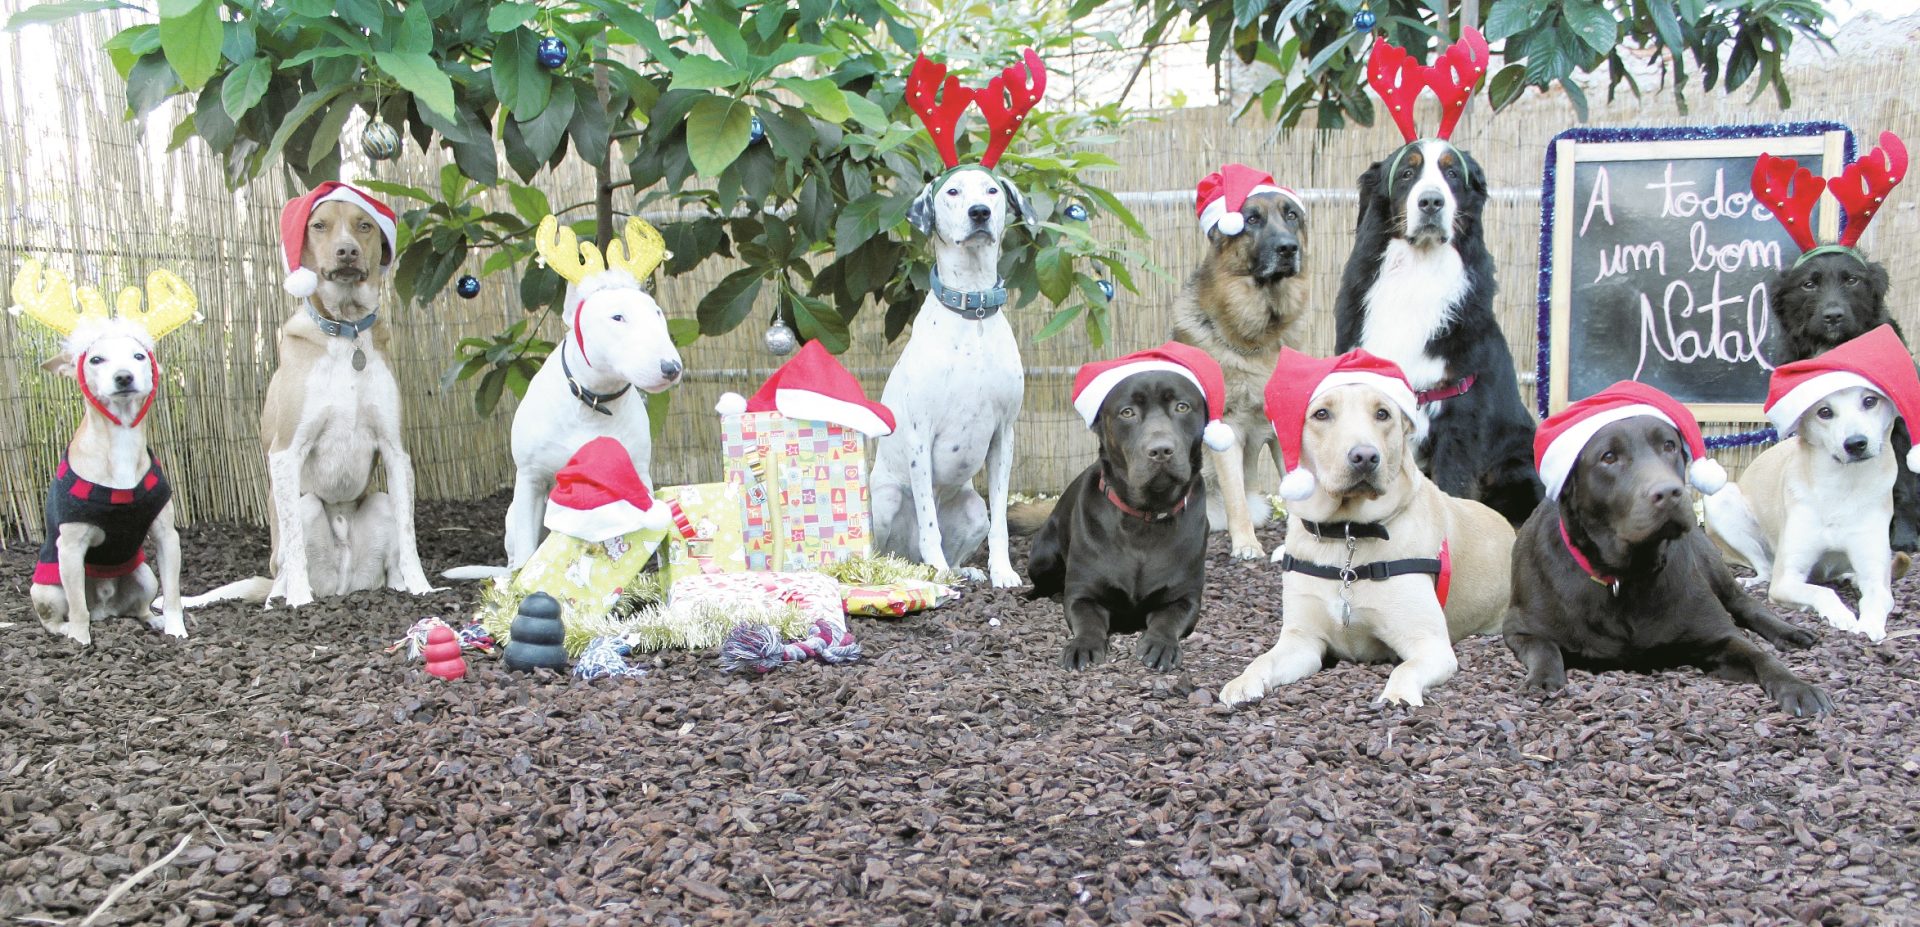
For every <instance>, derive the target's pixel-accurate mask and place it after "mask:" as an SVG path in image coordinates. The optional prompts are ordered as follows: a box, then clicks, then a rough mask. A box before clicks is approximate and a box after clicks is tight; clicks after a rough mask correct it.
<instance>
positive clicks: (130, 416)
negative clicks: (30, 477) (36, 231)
mask: <svg viewBox="0 0 1920 927" xmlns="http://www.w3.org/2000/svg"><path fill="white" fill-rule="evenodd" d="M76 296H77V302H78V307H79V308H78V309H76V308H75V304H76ZM13 299H14V306H13V307H12V309H11V311H12V312H13V313H14V314H20V313H25V314H26V316H27V317H28V318H30V319H33V320H34V321H36V322H39V323H40V324H42V325H45V326H46V327H48V328H50V329H53V330H54V331H56V332H59V333H60V334H61V335H63V336H65V340H63V341H62V342H61V348H60V353H59V354H57V355H55V356H54V357H53V358H52V359H50V360H48V361H47V362H46V363H45V364H44V365H42V366H43V367H44V368H45V369H46V370H48V371H49V372H52V373H55V374H57V375H60V376H70V377H74V378H75V379H76V380H78V381H79V383H80V395H81V396H83V397H85V398H86V406H85V408H84V414H83V417H82V418H81V420H80V427H79V429H78V430H77V431H76V432H74V435H73V440H72V442H70V443H69V444H68V445H67V451H66V453H65V454H64V455H63V456H62V457H61V459H60V467H59V469H58V470H57V471H55V475H54V480H53V485H52V487H51V488H50V489H49V490H48V492H47V537H46V543H45V544H44V545H43V546H42V547H41V548H40V559H39V561H38V563H36V564H35V565H34V571H33V589H32V591H31V593H30V595H31V597H32V599H33V611H34V614H36V615H38V616H39V618H40V623H41V624H42V625H44V626H45V627H46V629H47V630H48V631H50V632H53V633H55V634H64V635H66V636H68V637H71V638H73V639H74V640H75V641H77V642H79V643H81V644H90V643H92V642H93V627H92V625H93V621H94V620H96V619H102V618H108V617H112V616H115V615H125V616H129V617H139V618H146V619H147V623H148V624H150V625H152V626H153V628H154V629H155V630H159V631H164V632H166V633H167V634H170V635H172V636H174V637H186V636H187V624H186V620H185V618H184V617H183V615H182V613H181V607H180V535H179V532H177V531H175V530H174V526H173V489H172V487H171V486H169V485H168V484H167V479H166V475H165V474H164V473H162V472H161V470H160V462H159V461H158V460H156V459H155V458H154V455H153V452H152V451H151V450H149V449H148V448H147V430H146V424H147V413H148V412H150V411H152V409H153V401H154V397H155V396H156V395H158V393H159V387H160V359H159V358H158V357H157V356H156V355H155V354H154V345H155V343H156V342H158V341H159V340H160V338H162V337H164V336H165V335H166V334H167V333H168V332H171V331H173V330H174V329H176V328H178V327H180V326H181V325H183V324H185V323H186V322H188V321H189V320H192V319H194V318H195V317H196V316H195V314H194V307H195V300H194V296H193V291H192V290H190V289H188V288H187V284H186V282H185V281H183V280H181V279H180V278H179V277H177V276H175V275H173V274H172V273H169V272H167V271H154V272H153V273H152V274H149V275H148V276H147V293H146V305H145V306H144V307H143V306H142V305H141V296H140V291H139V290H138V289H135V288H133V287H128V288H126V289H125V290H122V291H121V292H120V295H119V298H118V299H117V300H116V301H115V304H114V314H113V315H112V316H109V315H108V314H107V304H106V299H105V298H104V297H103V296H102V295H101V294H100V292H99V291H98V290H95V289H93V288H92V287H81V288H80V290H79V292H78V294H76V293H75V292H74V291H73V284H72V281H70V280H69V279H68V278H67V277H66V275H64V274H61V273H60V272H58V271H55V270H50V269H43V268H42V267H41V265H40V263H39V262H38V261H34V260H29V261H26V262H25V264H24V266H22V267H21V269H20V273H19V275H17V276H16V277H14V280H13ZM148 540H151V541H152V542H153V544H154V547H155V553H156V556H155V558H154V559H155V561H156V562H157V563H158V564H159V566H160V576H159V582H158V583H157V584H156V582H155V580H154V570H153V567H152V566H149V565H148V564H147V560H146V551H145V550H144V549H143V547H144V543H145V542H146V541H148ZM156 591H160V592H162V593H163V605H164V610H163V611H162V612H161V614H160V615H158V616H155V615H154V614H153V612H152V609H151V606H150V605H149V604H148V603H150V602H152V601H153V597H154V593H155V592H156Z"/></svg>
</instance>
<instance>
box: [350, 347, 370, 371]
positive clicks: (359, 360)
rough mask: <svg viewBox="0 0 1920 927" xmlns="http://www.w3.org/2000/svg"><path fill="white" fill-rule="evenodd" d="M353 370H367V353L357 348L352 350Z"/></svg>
mask: <svg viewBox="0 0 1920 927" xmlns="http://www.w3.org/2000/svg"><path fill="white" fill-rule="evenodd" d="M353 369H355V370H365V369H367V352H365V351H362V350H360V349H359V348H354V349H353Z"/></svg>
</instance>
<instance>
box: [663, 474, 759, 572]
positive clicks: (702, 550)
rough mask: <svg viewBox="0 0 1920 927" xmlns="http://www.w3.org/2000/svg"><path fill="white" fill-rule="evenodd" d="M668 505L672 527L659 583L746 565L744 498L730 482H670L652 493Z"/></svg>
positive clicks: (726, 570) (734, 569)
mask: <svg viewBox="0 0 1920 927" xmlns="http://www.w3.org/2000/svg"><path fill="white" fill-rule="evenodd" d="M654 495H655V496H656V497H658V498H659V499H660V500H661V501H663V502H665V503H666V504H667V505H668V506H669V511H670V512H671V513H672V516H673V528H672V530H671V531H669V532H668V534H667V548H666V561H665V564H664V565H663V566H662V568H661V570H660V581H661V583H662V585H664V586H667V587H668V588H672V586H673V584H674V583H675V582H678V581H679V580H681V579H684V578H686V577H688V576H698V575H701V574H710V573H738V572H741V571H744V570H746V569H747V548H746V537H745V535H744V534H743V533H742V522H743V519H744V518H745V515H746V504H745V500H744V499H743V498H742V496H741V493H740V488H739V487H738V486H735V485H733V484H730V483H696V484H694V485H691V486H668V487H666V488H664V489H661V490H659V491H657V492H656V493H654Z"/></svg>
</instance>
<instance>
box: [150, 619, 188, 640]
mask: <svg viewBox="0 0 1920 927" xmlns="http://www.w3.org/2000/svg"><path fill="white" fill-rule="evenodd" d="M147 627H150V628H152V629H154V630H155V631H159V632H160V633H162V634H165V635H167V636H168V637H177V638H180V639H181V640H186V639H187V621H186V619H185V618H184V617H182V616H180V615H155V616H153V617H151V618H148V619H147Z"/></svg>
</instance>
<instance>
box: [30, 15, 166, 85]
mask: <svg viewBox="0 0 1920 927" xmlns="http://www.w3.org/2000/svg"><path fill="white" fill-rule="evenodd" d="M34 9H39V7H35V8H34ZM106 49H107V57H108V58H109V59H111V60H112V61H113V69H114V70H115V71H118V72H119V73H120V78H121V79H122V80H125V79H126V76H127V74H129V73H130V72H132V71H133V66H134V65H135V64H138V63H139V62H140V57H141V56H142V55H148V54H151V53H153V52H156V51H159V50H160V27H159V25H157V24H155V23H146V24H144V25H139V26H129V27H127V28H125V29H122V30H120V31H119V32H116V33H114V36H113V38H110V39H108V40H107V44H106Z"/></svg>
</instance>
